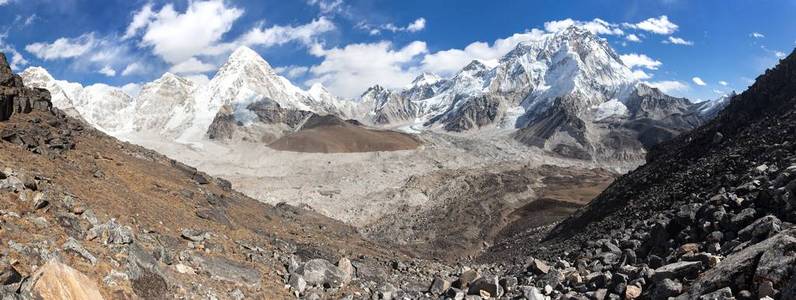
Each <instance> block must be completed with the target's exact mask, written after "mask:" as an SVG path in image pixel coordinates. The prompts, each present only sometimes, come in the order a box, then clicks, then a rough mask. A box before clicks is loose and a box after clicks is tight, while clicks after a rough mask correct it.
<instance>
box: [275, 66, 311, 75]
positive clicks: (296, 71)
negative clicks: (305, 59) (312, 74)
mask: <svg viewBox="0 0 796 300" xmlns="http://www.w3.org/2000/svg"><path fill="white" fill-rule="evenodd" d="M274 70H275V71H276V72H277V73H279V74H282V75H284V76H286V77H288V78H299V77H301V76H304V75H305V74H307V72H308V71H309V70H310V68H308V67H304V66H286V67H278V68H274Z"/></svg>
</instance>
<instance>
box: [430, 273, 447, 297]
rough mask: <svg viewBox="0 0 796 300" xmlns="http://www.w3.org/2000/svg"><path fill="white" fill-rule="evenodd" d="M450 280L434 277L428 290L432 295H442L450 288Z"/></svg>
mask: <svg viewBox="0 0 796 300" xmlns="http://www.w3.org/2000/svg"><path fill="white" fill-rule="evenodd" d="M450 285H451V284H450V282H448V280H446V279H445V278H442V277H439V276H437V277H434V280H433V281H432V282H431V287H429V289H428V292H429V293H431V294H432V295H435V296H436V295H442V293H444V292H445V291H447V290H448V289H449V288H450Z"/></svg>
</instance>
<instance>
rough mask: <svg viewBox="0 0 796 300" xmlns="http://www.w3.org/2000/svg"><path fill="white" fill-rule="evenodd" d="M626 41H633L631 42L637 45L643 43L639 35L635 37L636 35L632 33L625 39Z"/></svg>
mask: <svg viewBox="0 0 796 300" xmlns="http://www.w3.org/2000/svg"><path fill="white" fill-rule="evenodd" d="M625 39H626V40H628V41H631V42H635V43H641V38H639V37H638V36H637V35H635V34H632V33H631V34H628V35H627V36H626V37H625Z"/></svg>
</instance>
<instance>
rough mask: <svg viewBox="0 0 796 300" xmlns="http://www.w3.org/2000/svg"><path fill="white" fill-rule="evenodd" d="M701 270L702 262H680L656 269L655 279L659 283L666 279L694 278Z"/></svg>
mask: <svg viewBox="0 0 796 300" xmlns="http://www.w3.org/2000/svg"><path fill="white" fill-rule="evenodd" d="M701 268H702V262H699V261H679V262H676V263H671V264H668V265H665V266H662V267H660V268H657V269H655V275H654V276H653V279H654V280H655V281H656V282H658V281H663V279H666V278H669V279H672V278H683V277H687V276H694V275H696V274H697V273H699V270H700V269H701Z"/></svg>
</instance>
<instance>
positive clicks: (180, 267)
mask: <svg viewBox="0 0 796 300" xmlns="http://www.w3.org/2000/svg"><path fill="white" fill-rule="evenodd" d="M174 270H175V271H177V273H180V274H196V270H194V268H192V267H190V266H188V265H184V264H176V265H174Z"/></svg>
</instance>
